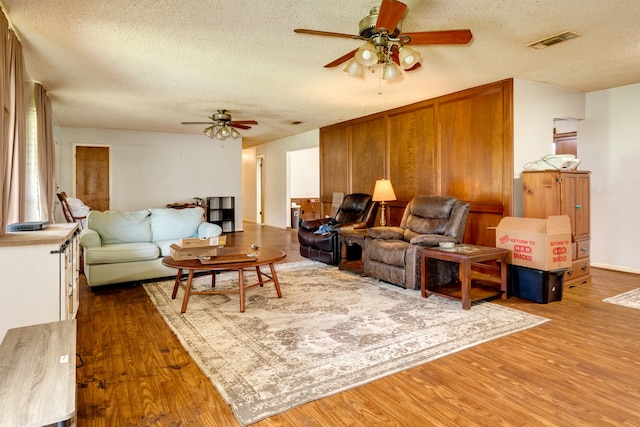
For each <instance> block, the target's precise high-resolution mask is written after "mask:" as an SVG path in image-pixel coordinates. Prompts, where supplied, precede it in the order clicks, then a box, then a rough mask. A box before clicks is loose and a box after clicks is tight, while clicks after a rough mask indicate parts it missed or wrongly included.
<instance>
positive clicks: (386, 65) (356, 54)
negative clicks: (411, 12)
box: [293, 0, 472, 80]
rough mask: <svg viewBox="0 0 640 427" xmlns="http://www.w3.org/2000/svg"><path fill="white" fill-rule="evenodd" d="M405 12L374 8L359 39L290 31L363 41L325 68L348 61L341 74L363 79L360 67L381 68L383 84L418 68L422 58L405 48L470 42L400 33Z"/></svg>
mask: <svg viewBox="0 0 640 427" xmlns="http://www.w3.org/2000/svg"><path fill="white" fill-rule="evenodd" d="M406 10H407V5H406V4H404V3H402V2H399V1H397V0H382V3H381V4H380V6H375V7H373V8H372V9H371V11H370V12H369V15H367V16H365V17H364V18H362V20H360V24H359V29H360V31H359V34H358V35H352V34H343V33H333V32H328V31H317V30H307V29H301V28H297V29H295V30H293V31H294V32H296V33H299V34H311V35H317V36H329V37H343V38H352V39H358V40H366V43H365V44H364V45H363V46H361V47H360V48H358V49H355V50H352V51H351V52H349V53H347V54H345V55H343V56H341V57H340V58H338V59H336V60H334V61H331V62H329V63H328V64H327V65H325V68H331V67H336V66H338V65H340V64H342V63H344V62H346V61H349V62H348V63H347V66H346V68H345V70H344V71H346V72H348V73H349V74H351V75H354V76H362V75H363V72H364V68H363V67H369V68H370V69H372V71H374V70H373V67H374V66H375V65H377V64H380V65H381V66H382V70H383V71H382V75H381V78H382V79H385V80H391V79H394V78H396V77H400V76H401V75H402V72H401V71H400V67H402V68H403V69H404V70H405V71H412V70H415V69H416V68H418V67H420V62H421V61H422V56H421V55H420V53H419V52H417V51H416V50H414V49H412V48H410V47H409V46H407V45H412V46H415V45H430V44H467V43H469V41H470V40H471V37H472V35H471V31H470V30H445V31H419V32H409V33H403V32H402V31H401V30H400V27H399V26H398V25H399V23H400V20H401V19H402V17H403V15H404V13H405V11H406Z"/></svg>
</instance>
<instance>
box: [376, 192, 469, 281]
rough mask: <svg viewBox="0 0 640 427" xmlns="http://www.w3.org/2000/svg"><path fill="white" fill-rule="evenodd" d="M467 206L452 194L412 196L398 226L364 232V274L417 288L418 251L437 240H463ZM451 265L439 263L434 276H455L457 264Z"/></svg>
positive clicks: (460, 241) (445, 277)
mask: <svg viewBox="0 0 640 427" xmlns="http://www.w3.org/2000/svg"><path fill="white" fill-rule="evenodd" d="M469 208H470V205H469V203H463V202H460V201H459V200H458V199H456V198H455V197H447V196H416V197H414V198H413V199H412V200H411V201H410V202H409V204H408V205H407V207H406V208H405V211H404V214H403V216H402V221H401V222H400V226H399V227H373V228H370V229H369V230H368V231H367V234H368V237H367V240H366V250H365V254H364V274H365V275H367V276H371V277H375V278H377V279H380V280H384V281H385V282H389V283H393V284H395V285H398V286H402V287H404V288H407V289H420V250H421V249H422V248H423V247H425V246H427V247H429V246H438V244H439V243H440V242H455V243H462V239H463V237H464V232H465V229H466V228H467V220H468V219H469ZM452 264H453V263H448V262H441V263H439V264H438V266H437V269H436V270H437V273H435V274H437V276H436V277H438V279H439V280H441V279H446V280H447V281H448V280H451V279H453V278H455V277H456V276H457V264H455V265H452ZM429 278H430V279H431V273H430V274H429Z"/></svg>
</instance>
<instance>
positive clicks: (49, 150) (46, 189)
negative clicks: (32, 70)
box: [33, 83, 56, 223]
mask: <svg viewBox="0 0 640 427" xmlns="http://www.w3.org/2000/svg"><path fill="white" fill-rule="evenodd" d="M33 91H34V96H35V107H36V120H37V124H36V135H37V150H36V152H37V161H36V162H37V165H38V176H39V178H40V180H39V184H40V191H39V194H40V206H42V207H43V210H44V212H42V218H43V219H46V220H48V221H49V222H51V223H53V222H54V218H53V217H54V207H55V192H56V189H55V147H54V142H53V128H52V123H51V100H50V99H49V96H48V95H47V91H46V90H45V89H44V87H42V85H41V84H39V83H36V84H35V85H34V88H33Z"/></svg>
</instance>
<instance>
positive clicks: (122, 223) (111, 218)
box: [87, 209, 151, 245]
mask: <svg viewBox="0 0 640 427" xmlns="http://www.w3.org/2000/svg"><path fill="white" fill-rule="evenodd" d="M149 215H150V212H149V210H146V209H145V210H143V211H138V212H123V211H105V212H100V211H91V212H89V216H88V218H87V227H89V228H91V229H92V230H95V231H97V232H98V234H99V235H100V240H101V241H102V244H103V245H111V244H116V243H134V242H150V241H151V219H150V217H149Z"/></svg>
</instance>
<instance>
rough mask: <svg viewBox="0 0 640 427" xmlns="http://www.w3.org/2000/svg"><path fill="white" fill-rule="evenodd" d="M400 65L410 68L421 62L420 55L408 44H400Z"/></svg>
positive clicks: (406, 68)
mask: <svg viewBox="0 0 640 427" xmlns="http://www.w3.org/2000/svg"><path fill="white" fill-rule="evenodd" d="M398 55H399V58H400V65H401V66H402V68H403V69H404V70H410V69H412V68H413V67H415V66H416V65H418V64H420V63H421V62H422V55H420V52H418V51H417V50H415V49H412V48H410V47H408V46H401V47H400V52H399V54H398Z"/></svg>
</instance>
